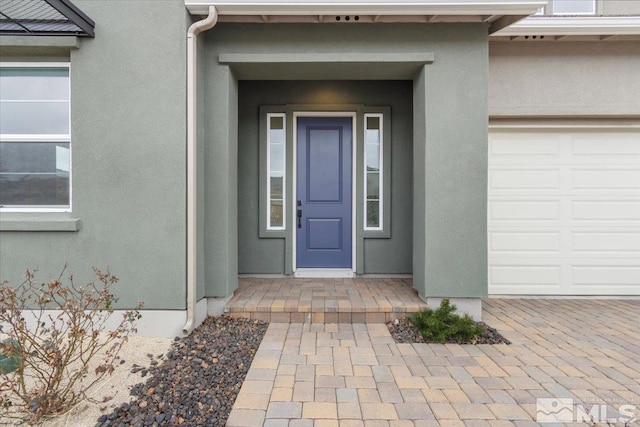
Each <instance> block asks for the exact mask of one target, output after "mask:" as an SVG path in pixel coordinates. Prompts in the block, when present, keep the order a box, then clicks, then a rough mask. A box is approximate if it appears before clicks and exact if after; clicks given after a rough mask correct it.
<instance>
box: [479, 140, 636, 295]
mask: <svg viewBox="0 0 640 427" xmlns="http://www.w3.org/2000/svg"><path fill="white" fill-rule="evenodd" d="M488 190H489V201H488V205H489V206H488V218H489V219H488V221H489V222H488V233H489V236H488V244H489V293H490V294H527V295H640V129H624V130H623V129H619V130H611V129H607V130H602V129H600V130H597V131H594V130H581V131H578V130H575V129H572V130H557V129H556V130H531V129H529V130H517V131H514V130H492V131H491V132H490V134H489V189H488Z"/></svg>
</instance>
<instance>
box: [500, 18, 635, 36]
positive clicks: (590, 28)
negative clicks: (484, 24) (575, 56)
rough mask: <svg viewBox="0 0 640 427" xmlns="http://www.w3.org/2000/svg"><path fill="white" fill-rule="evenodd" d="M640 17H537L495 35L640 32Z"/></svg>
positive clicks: (591, 34)
mask: <svg viewBox="0 0 640 427" xmlns="http://www.w3.org/2000/svg"><path fill="white" fill-rule="evenodd" d="M639 34H640V16H572V17H567V16H533V17H530V18H526V19H523V20H522V21H520V22H516V23H515V24H512V25H510V26H509V27H506V28H504V29H502V30H500V31H496V32H495V33H493V34H491V36H492V37H501V36H511V37H517V36H531V35H536V36H594V35H639Z"/></svg>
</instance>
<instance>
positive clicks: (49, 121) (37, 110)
mask: <svg viewBox="0 0 640 427" xmlns="http://www.w3.org/2000/svg"><path fill="white" fill-rule="evenodd" d="M70 127H71V124H70V85H69V64H68V63H0V209H2V210H3V211H68V210H70V209H71V135H70Z"/></svg>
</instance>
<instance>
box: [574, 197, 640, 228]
mask: <svg viewBox="0 0 640 427" xmlns="http://www.w3.org/2000/svg"><path fill="white" fill-rule="evenodd" d="M571 220H573V221H574V222H577V223H580V222H598V223H602V222H605V221H608V222H610V223H611V224H612V225H614V224H615V225H619V223H621V222H626V223H631V224H634V223H635V224H637V223H638V222H640V200H624V199H597V200H595V199H590V200H573V201H572V202H571Z"/></svg>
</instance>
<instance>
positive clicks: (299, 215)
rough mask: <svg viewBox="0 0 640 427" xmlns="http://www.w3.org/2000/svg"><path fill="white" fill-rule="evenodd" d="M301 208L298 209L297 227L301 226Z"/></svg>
mask: <svg viewBox="0 0 640 427" xmlns="http://www.w3.org/2000/svg"><path fill="white" fill-rule="evenodd" d="M301 221H302V209H298V228H302V223H301Z"/></svg>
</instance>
